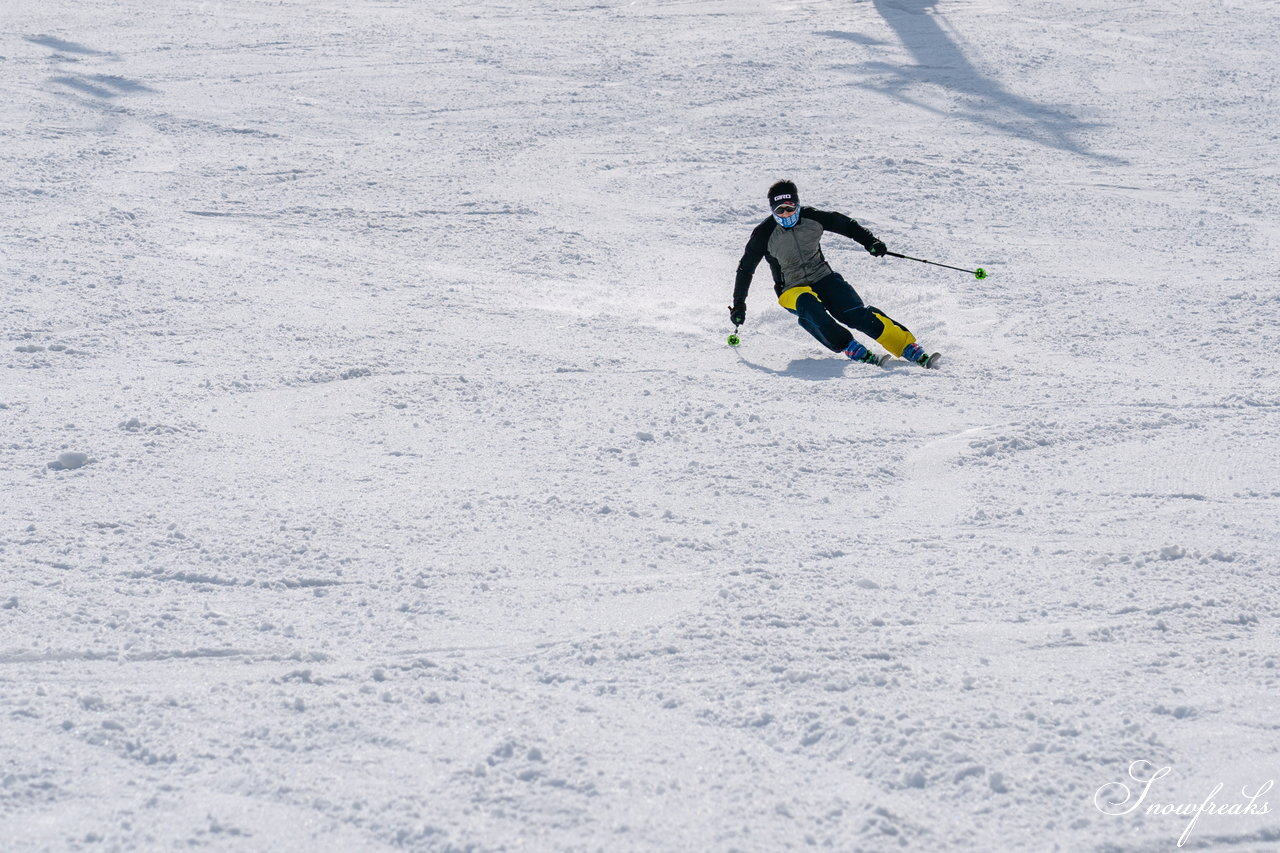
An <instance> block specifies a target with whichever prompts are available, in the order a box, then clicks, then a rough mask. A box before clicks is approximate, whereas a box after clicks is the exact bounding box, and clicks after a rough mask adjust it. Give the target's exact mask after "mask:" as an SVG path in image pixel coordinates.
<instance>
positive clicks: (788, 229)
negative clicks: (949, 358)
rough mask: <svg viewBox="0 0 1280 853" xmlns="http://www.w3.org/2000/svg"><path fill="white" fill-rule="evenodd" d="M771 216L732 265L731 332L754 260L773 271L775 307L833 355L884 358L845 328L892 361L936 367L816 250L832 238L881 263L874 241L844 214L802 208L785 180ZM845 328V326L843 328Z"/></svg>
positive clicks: (772, 195)
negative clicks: (869, 341) (833, 235)
mask: <svg viewBox="0 0 1280 853" xmlns="http://www.w3.org/2000/svg"><path fill="white" fill-rule="evenodd" d="M769 209H770V211H771V215H770V216H769V217H768V218H767V219H765V220H764V221H763V222H761V223H760V224H759V225H757V226H756V228H755V230H754V231H752V232H751V239H750V240H748V241H747V248H746V251H744V252H743V253H742V260H741V261H739V262H738V277H737V281H736V282H735V284H734V288H733V305H732V307H730V308H729V320H730V321H731V322H732V323H733V325H734V326H735V327H737V326H740V325H742V323H743V321H744V320H745V319H746V316H747V291H748V290H749V289H750V288H751V278H752V276H753V275H755V271H756V267H758V266H759V265H760V259H761V258H764V259H765V260H767V261H768V262H769V269H770V270H772V271H773V289H774V290H775V291H776V292H777V294H778V303H779V304H780V305H782V307H783V308H785V309H787V310H788V311H790V312H791V313H792V314H795V315H796V316H797V317H799V318H800V325H801V326H802V327H804V329H805V331H807V332H808V333H809V334H811V335H813V336H814V337H815V338H817V339H818V342H819V343H821V344H822V345H823V346H825V347H826V348H827V349H829V350H831V351H832V352H843V353H844V354H845V355H847V356H848V357H849V358H851V359H852V360H854V361H861V362H865V363H867V364H876V365H879V364H882V363H884V362H885V361H887V360H888V358H889V356H887V355H885V356H879V355H874V354H873V353H871V352H870V351H868V350H867V348H866V347H865V346H863V345H862V344H860V343H858V342H857V341H856V340H854V337H853V335H852V334H850V333H849V329H846V328H845V326H848V327H849V328H851V329H856V330H857V331H859V332H862V333H863V334H864V335H867V336H868V337H870V338H873V339H875V340H876V341H879V342H880V345H881V346H883V347H884V348H885V349H887V350H888V351H889V352H891V353H893V354H894V355H897V356H902V357H903V358H905V359H907V360H908V361H913V362H915V363H916V364H918V365H920V366H921V367H937V366H938V361H939V354H938V353H936V352H935V353H933V354H932V355H930V354H928V353H926V352H925V350H924V348H923V347H921V346H920V345H919V344H918V343H916V337H915V335H913V334H911V332H910V331H909V330H908V329H907V327H906V326H903V325H902V324H901V323H898V322H896V321H895V320H892V319H890V318H889V316H888V315H886V314H885V313H884V312H882V311H881V310H880V309H878V308H873V307H871V306H869V305H864V304H863V302H862V298H861V297H860V296H858V293H857V291H855V290H854V289H853V288H852V287H851V286H850V285H849V283H848V282H847V281H845V280H844V277H843V276H841V275H840V273H838V272H835V271H834V270H832V269H831V266H830V265H829V264H828V263H827V260H826V258H824V257H823V256H822V247H821V246H820V245H819V243H820V241H821V240H822V235H823V234H824V233H825V232H827V231H834V232H835V233H837V234H841V235H843V236H845V237H848V238H850V239H852V240H857V241H858V242H859V243H861V244H862V246H863V248H865V249H866V250H867V251H868V252H870V253H871V254H872V255H873V256H874V257H877V258H880V257H884V254H885V252H887V251H888V249H886V248H885V245H884V243H883V242H881V241H880V240H877V239H876V236H875V235H874V234H872V233H871V232H870V231H868V230H867V229H866V228H863V227H862V226H861V225H859V224H858V223H857V222H855V221H853V220H852V219H850V218H849V217H847V216H845V215H844V214H843V213H835V212H832V211H826V210H816V209H814V208H812V207H801V206H800V194H799V192H798V191H797V189H796V185H795V184H794V183H792V182H791V181H778V182H777V183H775V184H774V185H773V186H771V187H769ZM841 324H843V325H841Z"/></svg>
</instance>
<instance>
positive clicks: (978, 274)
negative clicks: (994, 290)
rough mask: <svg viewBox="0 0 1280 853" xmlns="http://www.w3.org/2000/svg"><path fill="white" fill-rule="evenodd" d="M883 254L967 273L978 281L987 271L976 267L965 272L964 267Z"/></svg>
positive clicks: (908, 256)
mask: <svg viewBox="0 0 1280 853" xmlns="http://www.w3.org/2000/svg"><path fill="white" fill-rule="evenodd" d="M885 254H886V255H889V256H890V257H893V258H902V259H904V260H908V261H919V262H920V263H922V264H933V265H934V266H935V267H946V268H947V269H949V270H958V271H960V272H967V273H969V274H970V275H972V276H973V277H974V278H976V279H979V280H981V279H984V278H986V277H987V271H986V270H984V269H983V268H982V267H978V268H977V269H976V270H967V269H965V268H964V267H953V266H951V264H940V263H938V262H937V261H926V260H925V259H924V258H913V257H911V256H910V255H899V254H898V253H897V252H885Z"/></svg>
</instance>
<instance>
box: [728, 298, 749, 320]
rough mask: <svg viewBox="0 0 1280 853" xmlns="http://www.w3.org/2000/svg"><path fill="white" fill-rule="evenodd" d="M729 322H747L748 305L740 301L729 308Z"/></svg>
mask: <svg viewBox="0 0 1280 853" xmlns="http://www.w3.org/2000/svg"><path fill="white" fill-rule="evenodd" d="M729 322H730V323H732V324H733V325H735V326H741V325H742V324H743V323H745V322H747V306H746V305H744V304H743V303H741V302H739V303H738V304H737V305H734V306H733V307H732V308H730V309H729Z"/></svg>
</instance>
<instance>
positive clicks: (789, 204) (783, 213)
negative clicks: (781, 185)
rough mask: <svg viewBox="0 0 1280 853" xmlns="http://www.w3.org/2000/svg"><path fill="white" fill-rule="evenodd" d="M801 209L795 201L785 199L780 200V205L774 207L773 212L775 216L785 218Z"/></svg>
mask: <svg viewBox="0 0 1280 853" xmlns="http://www.w3.org/2000/svg"><path fill="white" fill-rule="evenodd" d="M799 209H800V208H799V207H798V206H797V205H796V203H795V202H794V201H784V202H780V203H779V204H778V206H777V207H775V208H774V209H773V214H774V216H780V217H782V218H784V219H785V218H786V217H788V216H790V215H791V214H793V213H795V212H796V211H797V210H799Z"/></svg>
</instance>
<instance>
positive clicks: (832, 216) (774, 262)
mask: <svg viewBox="0 0 1280 853" xmlns="http://www.w3.org/2000/svg"><path fill="white" fill-rule="evenodd" d="M827 231H834V232H835V233H837V234H842V235H844V236H845V237H848V238H850V239H852V240H857V241H858V242H859V243H861V244H862V247H863V248H864V249H867V250H868V251H870V249H871V244H872V243H874V242H875V241H876V238H875V235H874V234H872V233H871V232H870V231H868V230H867V229H865V228H863V227H862V226H861V225H859V224H858V223H857V222H855V221H853V220H852V219H850V218H849V217H847V216H845V215H844V214H843V213H835V212H834V211H829V210H815V209H814V208H812V207H801V208H800V221H798V222H797V223H796V224H795V225H794V226H793V227H791V228H783V227H782V226H781V225H779V224H778V221H777V220H776V219H774V218H773V217H772V216H770V217H769V218H768V219H766V220H765V221H764V222H761V223H760V224H759V225H757V226H756V227H755V230H754V231H752V232H751V239H750V240H748V241H747V248H746V251H744V252H743V253H742V260H740V261H738V278H737V280H736V281H735V282H734V286H733V304H734V305H744V304H746V301H747V291H748V290H750V289H751V278H752V276H754V275H755V273H756V267H758V266H760V259H761V258H764V259H765V260H766V261H768V262H769V269H770V271H771V272H772V273H773V289H774V291H775V292H777V293H778V294H779V295H781V294H782V291H784V290H786V289H787V288H789V287H799V286H801V285H810V284H813V283H814V282H816V281H818V280H820V279H823V278H825V277H827V276H828V275H830V274H831V266H830V264H828V263H827V259H826V258H824V257H823V256H822V246H821V245H820V241H821V240H822V235H823V234H824V233H825V232H827Z"/></svg>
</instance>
